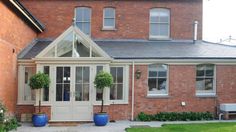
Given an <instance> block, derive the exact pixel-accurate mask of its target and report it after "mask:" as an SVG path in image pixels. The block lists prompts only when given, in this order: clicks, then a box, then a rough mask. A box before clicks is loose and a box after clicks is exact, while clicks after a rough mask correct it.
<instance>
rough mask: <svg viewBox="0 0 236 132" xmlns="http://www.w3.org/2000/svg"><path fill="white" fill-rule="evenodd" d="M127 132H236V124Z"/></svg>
mask: <svg viewBox="0 0 236 132" xmlns="http://www.w3.org/2000/svg"><path fill="white" fill-rule="evenodd" d="M126 131H127V132H236V122H230V123H205V124H169V125H163V126H162V127H160V128H157V127H149V128H127V129H126Z"/></svg>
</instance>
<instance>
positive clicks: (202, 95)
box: [196, 93, 217, 98]
mask: <svg viewBox="0 0 236 132" xmlns="http://www.w3.org/2000/svg"><path fill="white" fill-rule="evenodd" d="M196 97H199V98H215V97H217V96H216V94H215V93H197V94H196Z"/></svg>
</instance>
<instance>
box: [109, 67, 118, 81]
mask: <svg viewBox="0 0 236 132" xmlns="http://www.w3.org/2000/svg"><path fill="white" fill-rule="evenodd" d="M110 73H111V75H112V77H113V83H116V82H117V81H116V80H117V79H116V68H115V67H111V68H110Z"/></svg>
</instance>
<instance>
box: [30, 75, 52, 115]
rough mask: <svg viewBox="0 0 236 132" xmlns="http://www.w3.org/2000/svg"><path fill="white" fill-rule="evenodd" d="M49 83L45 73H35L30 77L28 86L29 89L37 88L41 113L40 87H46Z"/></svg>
mask: <svg viewBox="0 0 236 132" xmlns="http://www.w3.org/2000/svg"><path fill="white" fill-rule="evenodd" d="M49 84H50V79H49V76H48V75H47V74H44V73H41V72H39V73H37V74H35V75H33V76H32V77H30V83H29V86H30V87H31V89H39V113H41V89H43V88H45V87H48V86H49Z"/></svg>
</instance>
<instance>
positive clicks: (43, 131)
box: [13, 120, 236, 132]
mask: <svg viewBox="0 0 236 132" xmlns="http://www.w3.org/2000/svg"><path fill="white" fill-rule="evenodd" d="M217 122H236V120H227V121H225V120H222V121H219V120H213V121H171V122H159V121H151V122H139V121H116V122H115V123H108V124H107V125H106V126H103V127H98V126H95V125H94V123H86V124H78V125H77V126H45V127H33V126H32V124H31V123H22V126H21V127H19V128H18V129H17V131H13V132H125V128H129V127H131V126H133V127H142V126H143V127H149V126H150V127H161V126H162V125H163V124H189V123H217Z"/></svg>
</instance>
